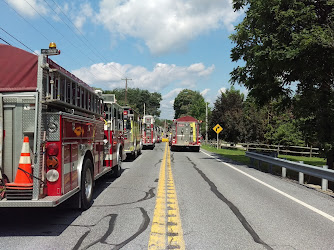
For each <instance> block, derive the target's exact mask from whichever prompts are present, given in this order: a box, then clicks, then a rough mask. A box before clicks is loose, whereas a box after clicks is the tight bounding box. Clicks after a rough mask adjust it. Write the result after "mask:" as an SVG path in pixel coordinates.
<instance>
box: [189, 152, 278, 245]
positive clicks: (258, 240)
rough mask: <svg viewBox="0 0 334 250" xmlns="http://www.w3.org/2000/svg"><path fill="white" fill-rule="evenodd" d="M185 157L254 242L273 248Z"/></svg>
mask: <svg viewBox="0 0 334 250" xmlns="http://www.w3.org/2000/svg"><path fill="white" fill-rule="evenodd" d="M187 159H188V161H189V162H190V163H191V164H192V165H193V167H194V169H195V170H196V171H197V172H198V173H199V174H200V176H202V178H203V179H204V180H205V181H206V182H207V183H208V184H209V186H210V189H211V191H212V192H213V193H214V194H215V195H216V196H217V198H218V199H220V200H221V201H223V202H224V203H225V204H226V205H227V206H228V207H229V208H230V209H231V211H232V212H233V213H234V214H235V216H236V217H237V218H238V220H239V221H240V222H241V224H242V226H243V227H244V228H245V229H246V230H247V232H248V233H249V234H250V235H251V236H252V238H253V240H254V241H255V242H256V243H258V244H261V245H263V246H264V247H265V248H266V249H268V250H269V249H270V250H272V249H273V248H271V247H270V246H269V245H268V244H267V243H265V242H264V241H263V240H262V239H261V238H260V236H259V235H258V234H257V233H256V232H255V230H254V229H253V227H252V226H251V225H250V224H249V223H248V221H247V220H246V218H245V216H243V214H242V213H241V212H240V210H239V209H238V208H237V207H236V206H235V205H234V204H233V203H232V202H231V201H229V200H228V199H226V197H225V196H224V195H223V194H222V193H220V192H219V191H218V189H217V187H216V185H215V184H214V183H213V182H212V181H211V180H210V179H209V178H208V177H207V176H206V175H205V174H204V173H203V172H202V171H201V170H200V169H199V168H198V167H197V166H196V164H195V163H194V162H193V161H192V160H191V159H190V158H189V157H187Z"/></svg>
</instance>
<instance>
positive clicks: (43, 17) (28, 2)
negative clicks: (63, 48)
mask: <svg viewBox="0 0 334 250" xmlns="http://www.w3.org/2000/svg"><path fill="white" fill-rule="evenodd" d="M24 1H25V2H26V3H27V4H29V6H30V7H31V8H32V9H33V10H34V11H35V12H36V13H37V14H38V15H39V16H40V17H41V18H43V19H44V21H46V22H47V23H48V24H49V25H50V26H51V27H52V28H53V29H54V30H55V31H56V32H57V33H58V34H59V35H61V36H62V38H65V39H66V40H67V42H68V43H70V44H71V45H72V46H73V47H74V48H78V47H76V46H75V45H74V44H73V43H72V41H70V40H69V39H67V38H66V37H65V36H64V35H63V34H62V33H61V32H60V31H59V30H58V29H56V27H55V26H53V25H52V24H51V23H50V22H49V20H47V19H46V18H45V17H44V16H43V15H42V14H41V13H39V12H38V11H37V10H36V9H35V8H34V7H33V6H32V5H31V4H30V3H29V2H28V1H27V0H24ZM78 49H79V48H78ZM81 52H82V53H83V54H84V55H85V56H86V57H87V58H88V59H89V60H91V61H92V62H93V63H94V60H93V59H91V58H90V57H89V56H88V55H86V54H85V53H84V52H83V51H81Z"/></svg>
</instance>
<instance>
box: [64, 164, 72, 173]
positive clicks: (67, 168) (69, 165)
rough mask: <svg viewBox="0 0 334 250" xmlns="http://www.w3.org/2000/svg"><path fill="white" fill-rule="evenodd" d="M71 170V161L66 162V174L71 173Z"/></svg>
mask: <svg viewBox="0 0 334 250" xmlns="http://www.w3.org/2000/svg"><path fill="white" fill-rule="evenodd" d="M70 172H71V163H65V164H64V173H63V174H64V175H65V174H68V173H70Z"/></svg>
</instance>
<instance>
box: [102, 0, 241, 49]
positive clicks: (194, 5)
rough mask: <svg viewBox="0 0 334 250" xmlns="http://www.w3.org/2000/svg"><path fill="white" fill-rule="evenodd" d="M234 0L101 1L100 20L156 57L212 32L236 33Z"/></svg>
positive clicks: (120, 35)
mask: <svg viewBox="0 0 334 250" xmlns="http://www.w3.org/2000/svg"><path fill="white" fill-rule="evenodd" d="M240 15H241V12H234V11H233V8H232V2H231V0H207V1H203V0H192V1H188V0H178V1H174V0H154V1H145V3H143V1H139V0H113V1H110V0H102V1H101V2H100V10H99V13H97V17H96V18H97V20H98V21H99V22H100V23H102V24H103V25H104V26H105V27H106V28H107V29H108V30H109V31H110V32H111V33H114V34H117V35H118V36H119V37H126V36H132V37H135V38H139V39H142V40H143V41H144V42H145V44H146V45H147V47H148V48H149V49H150V51H151V52H152V53H153V54H163V53H167V52H170V51H178V50H180V49H183V48H185V47H186V44H187V43H188V42H189V41H191V40H193V39H195V38H196V37H198V36H199V35H201V34H203V33H206V32H208V31H211V30H215V29H219V28H225V29H227V30H229V31H232V30H233V23H234V22H236V21H237V19H238V17H239V16H240Z"/></svg>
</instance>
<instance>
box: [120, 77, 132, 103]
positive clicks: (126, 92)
mask: <svg viewBox="0 0 334 250" xmlns="http://www.w3.org/2000/svg"><path fill="white" fill-rule="evenodd" d="M122 80H125V104H127V103H128V100H127V94H128V80H130V81H131V80H132V79H129V78H127V77H125V79H122Z"/></svg>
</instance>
